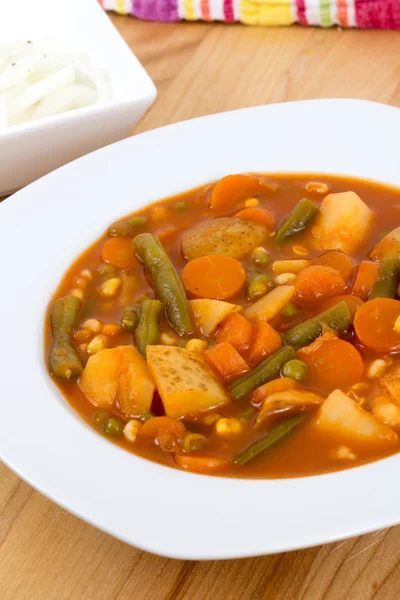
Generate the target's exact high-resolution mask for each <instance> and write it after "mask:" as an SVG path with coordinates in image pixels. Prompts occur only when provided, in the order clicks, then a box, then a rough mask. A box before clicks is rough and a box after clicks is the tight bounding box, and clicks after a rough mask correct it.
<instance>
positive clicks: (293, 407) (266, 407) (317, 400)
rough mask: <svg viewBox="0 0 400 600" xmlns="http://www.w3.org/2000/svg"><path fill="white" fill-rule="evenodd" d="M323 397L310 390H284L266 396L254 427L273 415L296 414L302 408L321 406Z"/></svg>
mask: <svg viewBox="0 0 400 600" xmlns="http://www.w3.org/2000/svg"><path fill="white" fill-rule="evenodd" d="M323 401H324V397H323V396H322V395H321V394H317V393H316V392H311V391H310V390H296V389H293V390H284V391H282V392H275V394H271V395H270V396H267V398H266V399H265V400H264V402H263V405H262V408H261V411H260V413H259V414H258V417H257V421H256V425H257V426H259V425H261V424H262V423H264V422H265V421H266V420H268V418H269V417H271V416H272V415H274V414H277V413H281V412H285V413H288V412H290V413H292V412H297V411H299V410H301V409H304V408H312V407H313V406H318V405H319V404H322V402H323Z"/></svg>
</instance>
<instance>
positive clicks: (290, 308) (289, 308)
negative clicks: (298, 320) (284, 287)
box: [282, 302, 300, 317]
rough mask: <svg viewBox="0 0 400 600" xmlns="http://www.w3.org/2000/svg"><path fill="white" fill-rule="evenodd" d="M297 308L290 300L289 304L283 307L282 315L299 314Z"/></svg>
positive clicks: (293, 315)
mask: <svg viewBox="0 0 400 600" xmlns="http://www.w3.org/2000/svg"><path fill="white" fill-rule="evenodd" d="M299 312H300V311H299V309H298V308H297V306H295V305H294V304H292V302H289V304H286V306H285V308H284V309H283V311H282V316H283V317H295V316H296V315H297V314H299Z"/></svg>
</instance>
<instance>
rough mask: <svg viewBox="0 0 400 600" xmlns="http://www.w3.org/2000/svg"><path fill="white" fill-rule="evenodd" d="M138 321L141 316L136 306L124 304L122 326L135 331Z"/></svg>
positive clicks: (132, 331) (131, 331)
mask: <svg viewBox="0 0 400 600" xmlns="http://www.w3.org/2000/svg"><path fill="white" fill-rule="evenodd" d="M138 322H139V317H138V314H137V308H136V306H124V307H123V309H122V317H121V327H123V328H124V329H126V331H129V332H130V333H134V331H135V329H136V327H137V324H138Z"/></svg>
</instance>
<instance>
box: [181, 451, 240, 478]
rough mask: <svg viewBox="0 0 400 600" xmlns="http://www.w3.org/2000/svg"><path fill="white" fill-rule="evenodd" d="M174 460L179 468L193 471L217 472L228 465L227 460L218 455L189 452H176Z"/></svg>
mask: <svg viewBox="0 0 400 600" xmlns="http://www.w3.org/2000/svg"><path fill="white" fill-rule="evenodd" d="M175 462H176V464H177V465H178V467H181V469H186V470H188V471H192V472H193V473H204V474H205V475H206V474H207V473H219V472H221V471H224V470H225V469H227V468H228V467H229V464H230V462H229V460H227V459H226V458H220V457H218V456H199V455H198V454H197V455H191V454H176V455H175Z"/></svg>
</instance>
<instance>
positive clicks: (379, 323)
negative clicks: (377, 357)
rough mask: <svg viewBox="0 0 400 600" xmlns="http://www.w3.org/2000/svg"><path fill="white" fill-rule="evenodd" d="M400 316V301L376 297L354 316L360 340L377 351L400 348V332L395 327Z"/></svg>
mask: <svg viewBox="0 0 400 600" xmlns="http://www.w3.org/2000/svg"><path fill="white" fill-rule="evenodd" d="M399 316H400V302H399V301H398V300H392V299H391V298H376V299H375V300H371V301H370V302H366V303H365V304H363V305H362V306H361V307H360V308H359V309H358V311H357V312H356V315H355V317H354V329H355V331H356V335H357V338H358V340H359V341H360V342H361V344H363V345H364V346H366V347H367V348H370V349H371V350H375V351H376V352H393V351H394V350H399V349H400V333H399V332H398V331H396V329H395V328H394V324H395V321H396V319H397V318H398V317H399Z"/></svg>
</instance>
